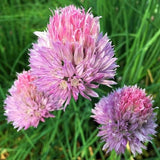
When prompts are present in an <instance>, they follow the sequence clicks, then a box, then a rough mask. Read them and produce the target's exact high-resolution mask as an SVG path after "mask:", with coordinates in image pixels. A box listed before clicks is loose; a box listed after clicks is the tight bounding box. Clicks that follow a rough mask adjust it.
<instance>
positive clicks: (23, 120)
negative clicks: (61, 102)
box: [5, 71, 58, 130]
mask: <svg viewBox="0 0 160 160" xmlns="http://www.w3.org/2000/svg"><path fill="white" fill-rule="evenodd" d="M34 80H35V78H34V77H33V76H31V75H30V71H28V72H27V71H23V73H21V74H18V79H17V80H16V81H15V82H14V85H13V86H12V87H11V89H10V90H9V94H10V95H8V96H7V98H6V100H5V115H6V116H7V120H8V122H13V125H14V127H15V128H18V130H21V129H22V128H24V129H27V128H28V127H30V126H33V127H37V126H38V124H39V121H43V122H44V118H48V117H54V115H52V114H50V113H49V112H50V111H54V110H55V109H57V108H58V105H57V104H58V103H57V102H56V101H54V100H53V98H51V97H49V96H47V95H46V94H45V93H43V92H38V91H37V89H36V87H35V85H34V84H32V82H33V81H34Z"/></svg>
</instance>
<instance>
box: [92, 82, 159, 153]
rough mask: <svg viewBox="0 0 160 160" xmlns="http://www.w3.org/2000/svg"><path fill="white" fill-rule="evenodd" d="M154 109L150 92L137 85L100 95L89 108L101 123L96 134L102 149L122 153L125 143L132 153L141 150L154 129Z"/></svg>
mask: <svg viewBox="0 0 160 160" xmlns="http://www.w3.org/2000/svg"><path fill="white" fill-rule="evenodd" d="M153 110H154V109H153V108H152V98H151V96H147V95H146V93H145V90H143V89H140V88H138V87H137V86H136V85H135V86H124V87H123V88H119V89H117V90H116V91H114V92H112V93H110V94H109V95H108V96H107V97H103V98H102V99H101V100H100V101H99V102H98V103H97V104H96V105H95V108H94V109H93V110H92V113H93V115H92V117H93V118H94V119H95V121H96V122H97V123H99V124H100V125H101V127H100V128H99V130H100V131H99V133H98V136H99V137H101V139H102V141H103V142H104V143H105V144H104V146H103V150H105V151H106V152H109V151H111V150H112V149H114V150H115V151H116V152H117V153H124V152H125V149H126V145H127V143H128V144H129V147H130V150H131V152H132V153H133V154H134V155H136V153H142V149H146V146H145V145H144V142H147V141H151V140H152V137H151V135H155V133H156V131H155V128H156V126H157V124H156V123H155V119H156V115H155V113H153Z"/></svg>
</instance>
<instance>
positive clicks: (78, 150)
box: [0, 0, 160, 160]
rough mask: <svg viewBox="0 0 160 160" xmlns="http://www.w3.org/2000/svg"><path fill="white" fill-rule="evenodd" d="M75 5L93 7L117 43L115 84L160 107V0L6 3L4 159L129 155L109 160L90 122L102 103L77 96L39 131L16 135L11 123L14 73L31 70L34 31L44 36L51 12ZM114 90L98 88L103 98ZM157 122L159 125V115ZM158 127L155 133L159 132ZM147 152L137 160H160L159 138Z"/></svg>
mask: <svg viewBox="0 0 160 160" xmlns="http://www.w3.org/2000/svg"><path fill="white" fill-rule="evenodd" d="M69 4H74V5H76V6H83V7H85V9H86V10H88V9H89V8H92V12H93V14H94V15H95V16H102V18H101V19H100V23H101V31H102V32H103V33H106V32H107V33H108V36H109V37H110V39H111V40H112V42H113V45H114V48H115V54H116V57H117V58H118V60H117V63H118V65H119V66H120V67H119V68H118V70H117V75H116V81H117V83H118V84H117V85H116V86H115V87H114V88H117V87H122V86H123V85H124V84H126V85H133V84H138V86H140V87H142V88H146V90H147V92H148V93H149V94H152V95H153V97H154V107H156V106H160V1H159V0H136V1H135V0H119V1H116V0H115V1H110V0H108V1H107V0H84V2H82V1H80V0H68V1H67V2H66V0H32V1H31V0H12V1H9V0H3V3H2V2H0V158H2V155H3V156H6V157H8V158H7V159H8V160H38V159H40V160H53V159H59V160H60V159H66V160H89V159H90V160H96V159H97V160H104V159H108V160H120V159H125V160H128V159H129V158H130V155H128V154H127V153H126V154H125V155H124V156H123V155H122V156H118V155H116V153H115V152H114V151H112V152H111V153H110V154H107V155H105V153H104V152H103V151H102V146H103V143H100V139H99V138H98V137H97V136H96V135H97V133H98V129H97V124H96V123H95V122H94V121H93V119H91V118H90V115H91V109H92V108H93V106H94V103H96V102H98V100H99V99H92V100H93V101H92V102H90V101H88V100H84V98H82V97H79V100H78V102H76V103H75V102H74V100H72V101H71V104H70V105H69V106H68V107H67V108H66V111H65V112H63V111H58V112H56V113H55V115H56V118H54V119H51V118H50V119H46V122H45V123H40V125H39V126H38V128H37V129H34V128H29V129H28V130H26V131H24V130H22V131H19V132H17V130H16V129H14V128H13V126H12V125H11V124H7V121H6V117H5V116H4V115H3V113H4V109H3V101H4V99H5V97H6V94H7V90H8V89H9V88H10V87H11V85H12V84H13V81H14V80H15V78H16V73H17V72H18V73H19V72H22V70H24V69H29V67H28V52H29V51H28V49H29V48H31V47H32V43H33V42H35V41H36V36H34V35H33V32H34V31H37V30H39V31H43V30H44V29H45V28H46V25H47V23H48V20H49V15H51V12H50V10H49V8H50V9H55V8H56V7H60V6H61V7H64V6H65V5H69ZM109 91H111V89H109V88H107V87H102V86H101V87H100V88H99V89H97V92H98V93H99V95H100V97H102V96H103V95H107V93H108V92H109ZM156 112H157V114H158V115H157V118H158V119H157V123H158V124H160V118H159V117H160V110H159V108H158V109H157V110H156ZM159 129H160V128H159V127H158V128H157V131H158V130H159ZM146 145H147V151H143V154H142V155H138V156H136V157H135V159H137V160H139V159H144V160H158V159H160V133H159V131H158V133H157V137H155V138H154V141H153V143H152V144H151V143H148V144H146Z"/></svg>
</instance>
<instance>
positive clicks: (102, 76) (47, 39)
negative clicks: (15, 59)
mask: <svg viewBox="0 0 160 160" xmlns="http://www.w3.org/2000/svg"><path fill="white" fill-rule="evenodd" d="M35 34H36V35H37V36H38V42H37V43H35V44H33V49H31V50H30V60H29V61H30V67H31V73H32V75H34V76H36V78H37V79H36V80H35V84H36V86H37V87H38V89H39V90H43V91H45V92H48V93H49V94H51V95H54V96H57V97H61V102H62V104H64V103H65V106H67V105H68V104H69V102H70V99H71V97H72V96H73V97H74V99H75V100H77V99H78V95H79V94H81V95H82V96H83V97H85V98H87V99H90V97H89V96H92V97H98V94H97V93H96V92H95V91H93V90H92V89H93V88H97V87H98V86H99V84H104V85H107V86H110V85H112V84H115V82H114V81H113V80H111V79H113V78H114V75H115V70H116V67H117V65H116V63H115V61H116V58H114V51H113V48H112V45H111V42H110V41H109V39H108V37H107V35H104V36H103V35H102V34H101V33H100V31H99V18H98V17H93V15H92V14H91V13H90V12H89V11H88V12H87V13H86V14H85V12H84V9H77V8H76V7H74V6H72V5H71V6H68V7H65V8H60V9H58V10H56V11H55V13H54V16H53V17H51V18H50V23H49V25H48V27H47V31H44V32H35Z"/></svg>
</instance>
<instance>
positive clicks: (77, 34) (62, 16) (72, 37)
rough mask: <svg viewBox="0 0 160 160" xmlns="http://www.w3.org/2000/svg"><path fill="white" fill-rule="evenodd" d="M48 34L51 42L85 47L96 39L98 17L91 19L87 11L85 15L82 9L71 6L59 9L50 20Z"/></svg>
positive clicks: (98, 26)
mask: <svg viewBox="0 0 160 160" xmlns="http://www.w3.org/2000/svg"><path fill="white" fill-rule="evenodd" d="M48 32H49V37H50V38H51V41H52V42H53V41H61V42H63V43H66V42H73V43H75V42H78V43H80V44H81V45H85V44H86V45H87V44H88V43H91V42H92V41H94V39H96V38H97V37H98V34H99V32H100V25H99V17H93V15H92V14H91V13H90V12H89V11H88V12H87V13H85V11H84V9H83V8H82V9H80V8H76V7H75V6H73V5H71V6H68V7H65V8H59V9H57V10H56V11H55V13H54V16H53V17H51V18H50V23H49V25H48ZM89 41H91V42H89Z"/></svg>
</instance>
